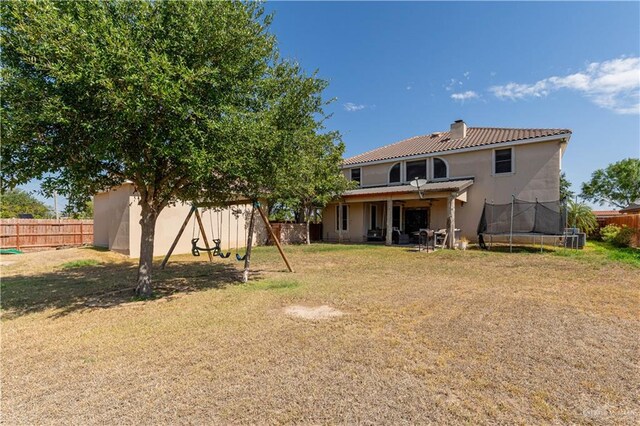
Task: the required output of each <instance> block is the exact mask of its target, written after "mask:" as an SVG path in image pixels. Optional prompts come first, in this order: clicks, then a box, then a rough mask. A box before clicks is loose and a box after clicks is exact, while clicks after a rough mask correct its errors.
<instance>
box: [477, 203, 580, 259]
mask: <svg viewBox="0 0 640 426" xmlns="http://www.w3.org/2000/svg"><path fill="white" fill-rule="evenodd" d="M566 221H567V206H566V203H565V202H564V201H561V200H558V201H543V202H541V201H537V200H536V201H523V200H518V199H516V198H515V197H514V196H511V202H510V203H508V204H493V203H487V202H486V201H485V203H484V208H483V210H482V216H480V223H479V224H478V242H479V244H480V247H482V248H483V249H487V248H488V247H487V244H486V239H485V237H489V239H490V244H493V239H494V237H509V251H513V239H514V237H516V238H523V237H526V238H531V239H532V242H533V244H534V245H535V244H536V243H537V241H538V239H539V240H540V250H541V251H542V247H543V246H544V239H545V238H552V239H563V240H564V241H565V246H566V244H567V242H569V241H570V242H571V246H572V247H573V246H574V244H575V245H576V247H577V238H573V235H567V233H566V232H565V229H566Z"/></svg>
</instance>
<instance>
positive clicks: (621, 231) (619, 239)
mask: <svg viewBox="0 0 640 426" xmlns="http://www.w3.org/2000/svg"><path fill="white" fill-rule="evenodd" d="M636 232H637V231H636V230H635V229H633V228H629V227H628V226H626V225H623V226H622V228H621V227H619V226H618V225H614V224H613V223H612V224H609V225H607V226H605V227H604V228H602V229H600V236H601V237H602V241H604V242H607V243H611V244H613V245H614V246H616V247H631V242H632V240H633V238H634V237H635V234H636Z"/></svg>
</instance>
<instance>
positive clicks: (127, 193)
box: [94, 184, 267, 258]
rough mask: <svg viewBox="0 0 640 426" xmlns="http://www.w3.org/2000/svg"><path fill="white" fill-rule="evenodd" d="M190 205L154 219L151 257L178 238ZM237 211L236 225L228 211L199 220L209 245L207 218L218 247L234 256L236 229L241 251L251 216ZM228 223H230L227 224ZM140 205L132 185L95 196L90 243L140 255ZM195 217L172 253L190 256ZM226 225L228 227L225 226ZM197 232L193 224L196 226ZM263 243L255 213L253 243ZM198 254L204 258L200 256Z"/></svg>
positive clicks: (263, 230) (244, 209)
mask: <svg viewBox="0 0 640 426" xmlns="http://www.w3.org/2000/svg"><path fill="white" fill-rule="evenodd" d="M190 208H191V206H190V205H186V204H182V203H178V204H177V205H175V206H171V207H167V208H165V209H164V210H163V211H162V212H161V213H160V215H159V216H158V221H157V222H156V233H155V242H154V255H155V256H164V255H165V254H166V253H167V252H168V251H169V248H170V247H171V244H172V243H173V241H174V239H175V237H176V236H177V235H178V231H179V230H180V226H182V223H183V222H184V219H185V218H186V217H187V214H188V213H189V209H190ZM234 209H239V211H240V215H239V217H238V222H237V224H236V219H235V216H234V215H233V214H231V216H230V217H229V213H230V209H223V210H221V211H217V212H216V211H214V212H212V214H211V216H210V215H209V211H206V212H203V211H202V209H201V210H200V212H201V215H202V221H203V225H204V228H205V232H206V233H207V238H208V239H209V241H210V242H211V239H212V235H211V219H213V232H214V234H216V235H215V237H216V238H220V239H221V240H222V241H221V244H220V246H221V247H222V249H223V250H224V251H229V250H232V251H233V253H235V248H236V229H237V237H238V246H239V247H241V248H243V247H245V246H246V235H247V230H248V228H249V221H250V217H251V205H250V204H242V205H238V206H235V207H234ZM220 218H222V229H221V231H222V232H221V234H222V235H221V236H218V235H217V234H218V232H219V230H218V227H219V225H218V224H219V220H220ZM229 220H230V222H229ZM139 221H140V205H139V204H138V197H137V195H136V194H135V193H134V190H133V185H130V184H125V185H122V186H119V187H117V188H115V189H112V190H110V191H107V192H102V193H99V194H96V195H95V198H94V241H95V243H94V244H95V245H97V246H100V247H107V248H109V249H110V250H114V251H117V252H120V253H123V254H127V255H129V256H130V257H132V258H137V257H139V256H140V237H141V227H140V223H139ZM194 222H195V216H192V217H191V220H190V221H189V224H188V225H187V227H186V228H185V231H184V233H183V234H182V236H181V238H180V240H179V241H178V244H177V246H176V248H175V250H174V252H173V253H174V254H187V253H191V238H192V233H193V224H194ZM229 224H230V225H231V226H229ZM196 229H197V224H196ZM266 240H267V230H266V227H265V226H264V224H263V223H262V219H261V218H260V215H259V214H258V212H257V211H256V213H255V229H254V244H255V245H262V244H264V243H265V242H266ZM198 245H199V246H200V247H204V241H203V239H202V236H200V241H199V242H198ZM201 255H204V256H206V254H204V253H202V254H201Z"/></svg>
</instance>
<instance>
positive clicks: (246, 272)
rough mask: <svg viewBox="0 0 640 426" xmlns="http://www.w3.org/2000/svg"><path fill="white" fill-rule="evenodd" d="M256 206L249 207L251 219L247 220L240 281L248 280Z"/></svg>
mask: <svg viewBox="0 0 640 426" xmlns="http://www.w3.org/2000/svg"><path fill="white" fill-rule="evenodd" d="M255 212H256V206H255V205H254V206H253V207H252V208H251V219H250V220H249V235H248V236H247V250H246V251H245V253H246V254H245V258H244V271H243V272H242V282H243V283H246V282H247V281H249V266H250V265H251V246H252V245H253V224H254V221H255V220H254V216H255Z"/></svg>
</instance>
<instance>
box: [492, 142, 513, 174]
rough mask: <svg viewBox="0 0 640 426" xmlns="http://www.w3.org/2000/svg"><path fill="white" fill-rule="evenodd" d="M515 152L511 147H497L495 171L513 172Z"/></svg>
mask: <svg viewBox="0 0 640 426" xmlns="http://www.w3.org/2000/svg"><path fill="white" fill-rule="evenodd" d="M512 159H513V152H512V150H511V148H507V149H496V150H495V151H494V152H493V171H494V173H495V174H500V173H511V172H512V171H513V167H512V161H511V160H512Z"/></svg>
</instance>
